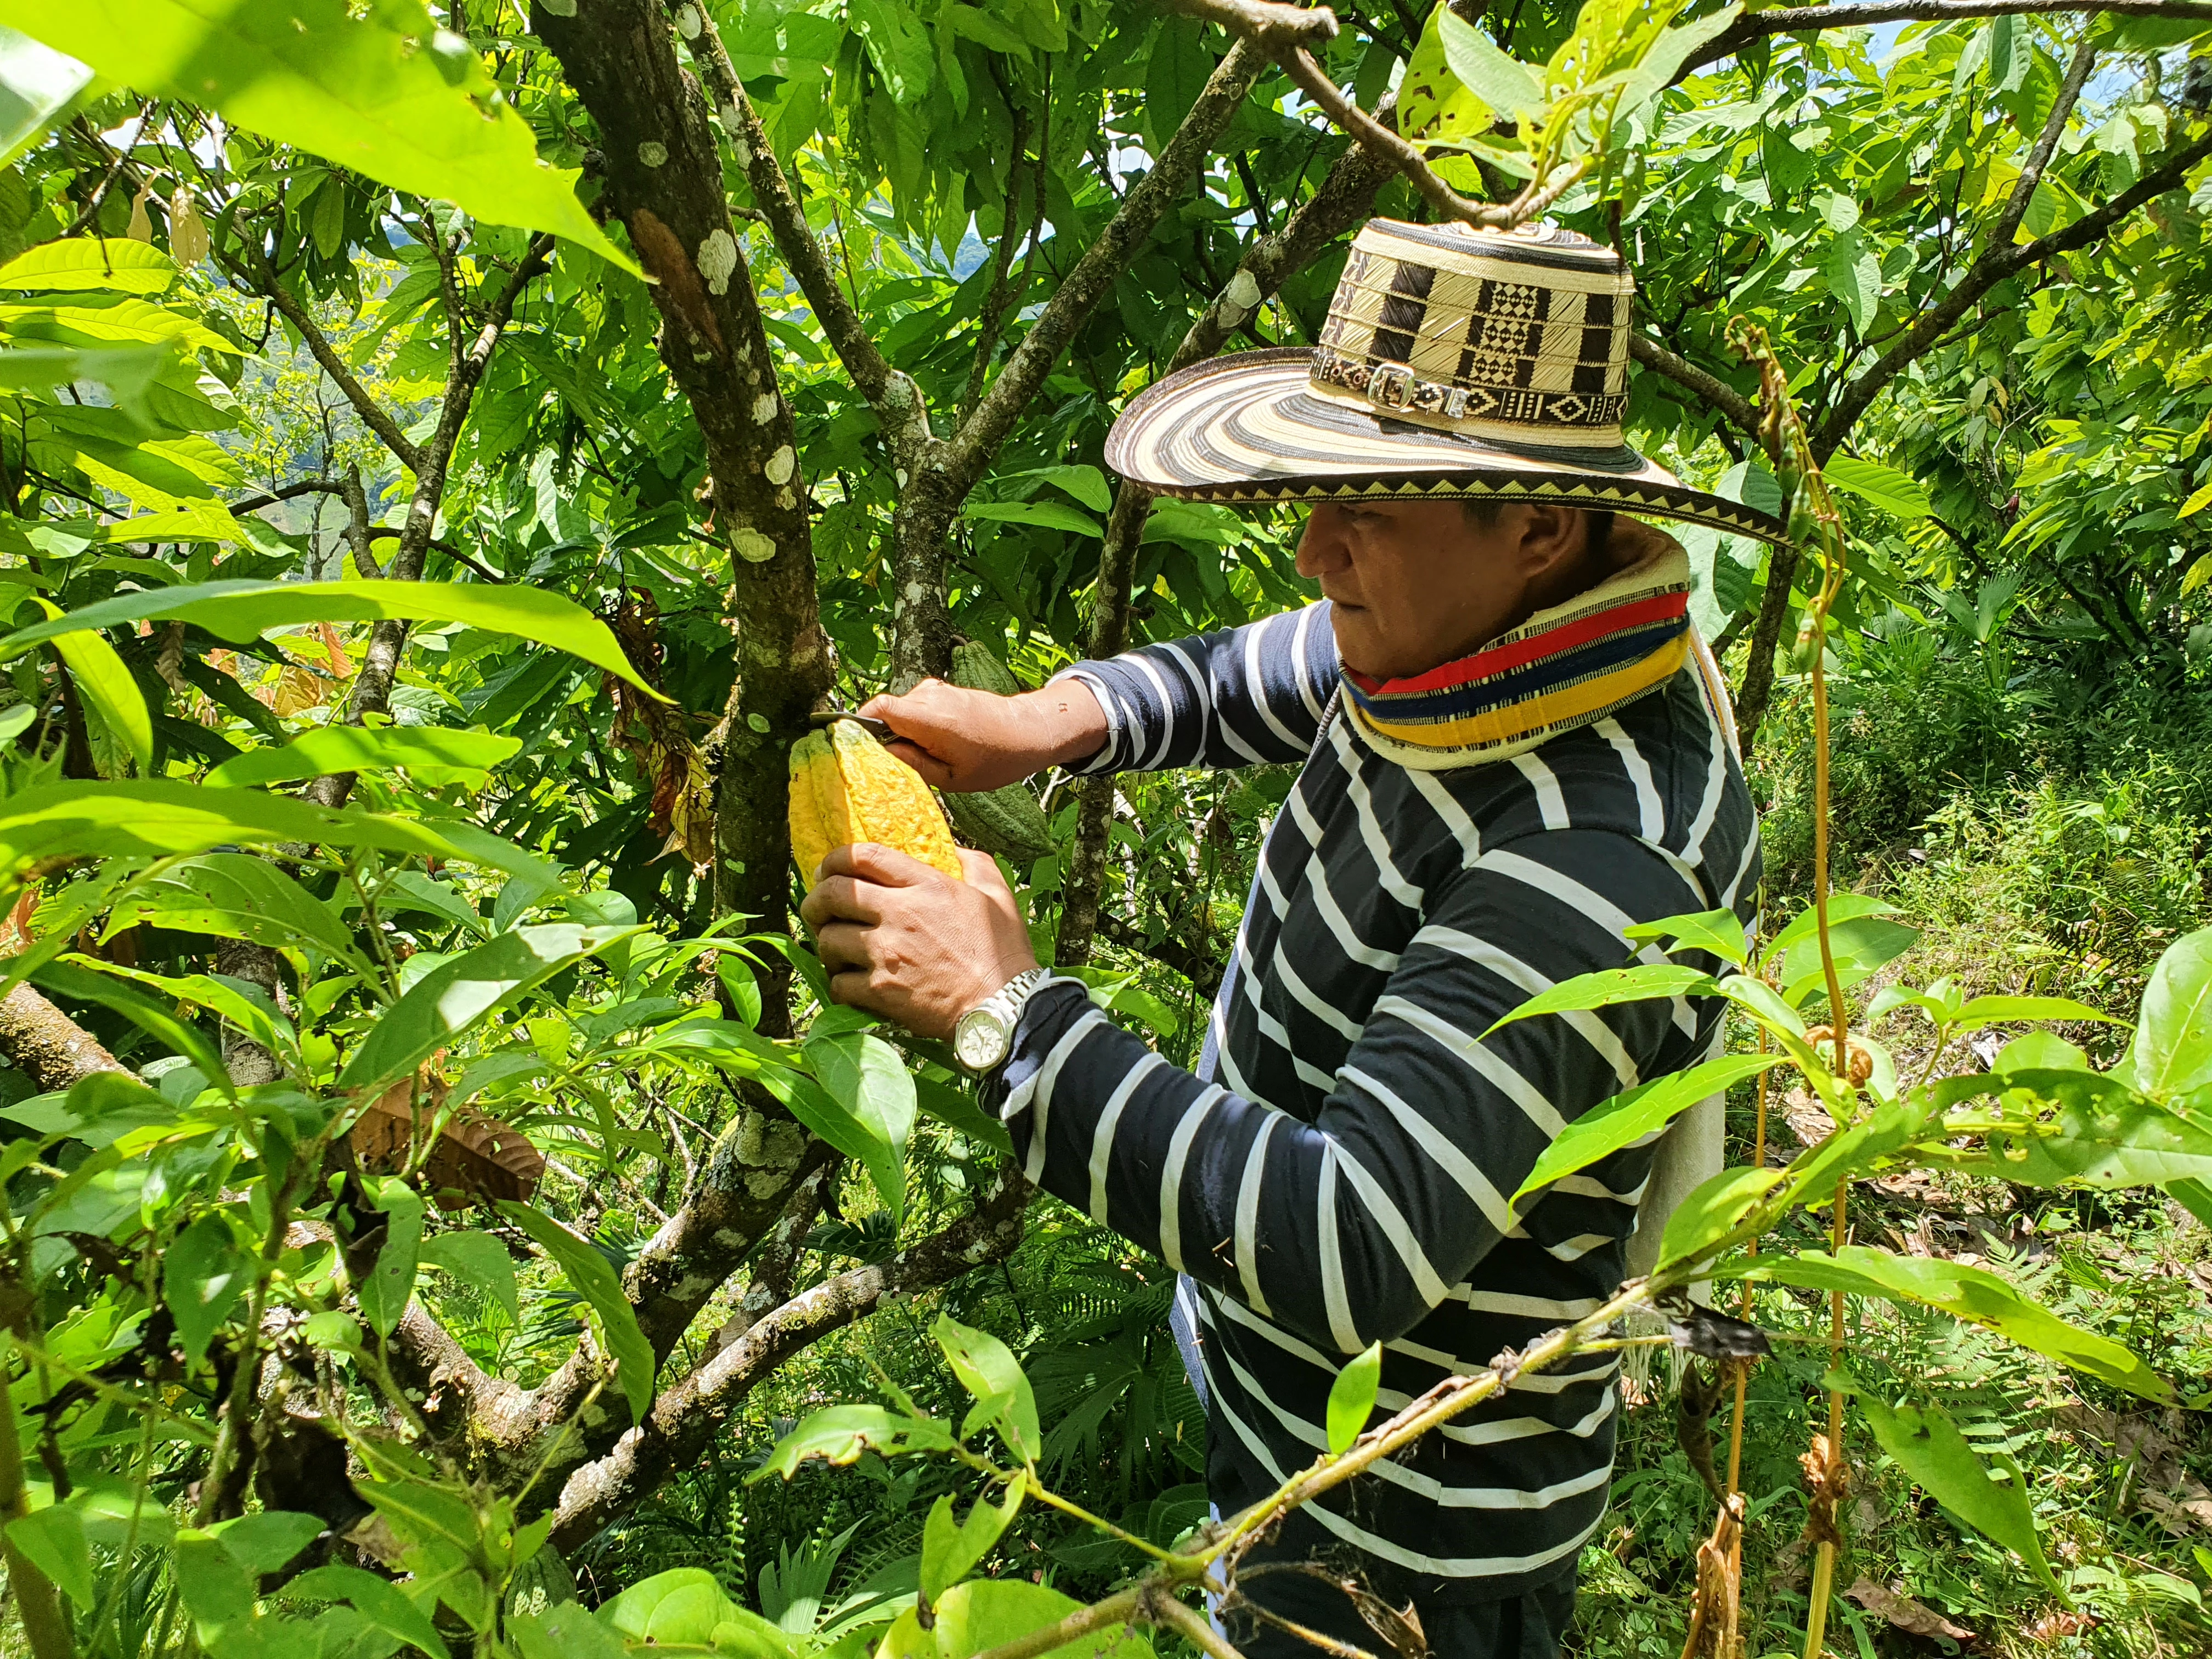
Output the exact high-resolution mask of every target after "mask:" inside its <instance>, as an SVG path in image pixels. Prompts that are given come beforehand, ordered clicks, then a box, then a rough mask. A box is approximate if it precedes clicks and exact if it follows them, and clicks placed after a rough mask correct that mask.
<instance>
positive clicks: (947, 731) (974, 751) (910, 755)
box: [860, 680, 1107, 794]
mask: <svg viewBox="0 0 2212 1659" xmlns="http://www.w3.org/2000/svg"><path fill="white" fill-rule="evenodd" d="M860 713H861V714H872V715H873V716H874V717H875V718H876V719H878V720H882V721H884V723H885V724H886V725H888V726H890V728H891V730H892V731H894V732H897V733H898V735H899V737H900V738H901V739H902V741H900V742H897V743H894V744H890V745H888V746H889V748H890V751H891V753H892V754H894V755H896V756H897V757H899V758H900V759H901V760H902V761H904V762H905V763H907V764H908V766H911V767H912V768H914V769H915V771H917V772H919V773H921V776H922V779H923V781H925V782H927V783H930V784H933V785H934V786H935V787H938V788H939V789H950V790H951V791H953V792H954V793H958V794H973V793H976V792H978V791H981V790H985V789H996V788H998V787H1000V785H1002V784H1008V783H1018V782H1019V781H1021V780H1022V779H1024V778H1025V777H1028V776H1029V775H1030V774H1031V773H1033V772H1042V771H1043V770H1044V769H1045V768H1046V767H1048V766H1065V765H1066V764H1068V763H1071V762H1073V761H1079V760H1082V759H1085V758H1086V757H1089V756H1091V755H1095V754H1097V752H1098V751H1099V750H1101V749H1103V747H1105V744H1106V735H1107V733H1106V715H1105V712H1104V711H1103V709H1101V708H1099V707H1098V699H1097V697H1096V696H1093V695H1092V694H1091V688H1090V687H1089V686H1087V685H1085V684H1082V683H1081V682H1080V681H1077V680H1063V681H1061V682H1060V684H1056V685H1048V686H1046V687H1044V688H1043V689H1042V690H1036V691H1024V692H1023V693H1022V694H1021V695H1020V696H1016V697H1002V696H999V695H998V693H996V692H995V691H969V690H963V689H962V688H960V687H959V686H957V685H947V684H945V682H944V681H943V680H924V681H922V682H921V684H919V685H917V686H915V688H914V690H911V691H909V692H908V693H907V694H906V695H905V696H902V697H872V698H870V699H869V700H868V702H866V704H864V705H863V706H862V707H861V708H860Z"/></svg>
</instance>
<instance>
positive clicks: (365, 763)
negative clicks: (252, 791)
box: [207, 726, 522, 789]
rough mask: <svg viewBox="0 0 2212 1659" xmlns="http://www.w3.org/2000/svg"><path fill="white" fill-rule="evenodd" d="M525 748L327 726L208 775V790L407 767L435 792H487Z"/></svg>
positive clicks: (500, 741)
mask: <svg viewBox="0 0 2212 1659" xmlns="http://www.w3.org/2000/svg"><path fill="white" fill-rule="evenodd" d="M521 747H522V739H521V738H502V737H495V736H493V735H492V734H490V733H489V732H456V731H454V730H453V728H451V727H450V726H373V727H372V726H323V727H321V728H320V729H319V730H317V731H313V732H307V733H306V734H304V735H303V736H301V737H298V738H294V739H293V740H292V741H291V742H289V743H288V744H284V745H283V747H282V748H270V749H253V750H247V751H246V753H245V754H243V755H240V756H237V757H235V758H234V759H231V760H227V761H225V762H223V763H222V765H220V766H218V767H216V769H214V770H213V771H211V772H210V773H209V774H208V775H207V784H208V787H210V788H212V789H234V788H240V787H246V786H249V785H257V784H258V785H267V784H272V783H292V782H295V781H298V780H299V779H301V778H319V777H322V776H324V775H325V774H328V773H331V772H366V771H381V770H386V769H390V768H392V767H396V766H404V767H406V768H407V769H409V770H410V771H411V772H412V773H413V774H414V775H415V777H416V781H418V782H421V783H424V784H428V785H429V786H431V787H438V786H440V785H443V784H447V783H453V782H467V783H470V784H471V785H472V786H477V787H481V786H482V784H483V781H484V775H485V774H486V773H487V772H489V770H490V769H492V768H493V767H495V766H497V765H500V764H501V763H503V762H506V761H508V760H512V759H513V757H514V755H515V753H516V751H517V750H520V748H521Z"/></svg>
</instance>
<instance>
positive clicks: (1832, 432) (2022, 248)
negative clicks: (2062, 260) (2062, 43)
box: [1813, 46, 2212, 461]
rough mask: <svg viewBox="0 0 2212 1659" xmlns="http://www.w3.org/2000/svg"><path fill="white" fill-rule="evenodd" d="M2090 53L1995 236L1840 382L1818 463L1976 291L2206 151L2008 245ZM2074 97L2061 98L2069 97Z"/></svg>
mask: <svg viewBox="0 0 2212 1659" xmlns="http://www.w3.org/2000/svg"><path fill="white" fill-rule="evenodd" d="M2092 61H2093V58H2092V54H2091V52H2090V51H2089V49H2088V47H2087V46H2083V47H2082V49H2081V51H2079V52H2076V53H2075V56H2074V62H2073V64H2071V65H2070V66H2069V69H2068V70H2067V74H2066V82H2065V85H2064V86H2063V87H2062V88H2060V89H2059V94H2058V101H2057V104H2056V105H2055V106H2053V107H2052V109H2051V118H2050V119H2049V120H2048V121H2047V122H2045V124H2044V130H2043V133H2042V135H2041V137H2039V138H2038V139H2037V140H2036V143H2035V148H2034V149H2033V150H2032V151H2031V152H2030V153H2029V155H2028V167H2027V169H2024V170H2023V171H2022V173H2021V179H2020V182H2019V185H2016V186H2015V189H2014V191H2013V194H2012V196H2011V197H2009V198H2008V199H2007V201H2006V203H2005V205H2004V207H2003V209H2002V210H2001V211H2000V212H1999V214H1998V216H1997V225H1998V227H1999V228H2001V229H2002V234H2001V235H1998V234H1993V235H1992V237H1991V240H1990V246H1988V247H1987V248H1986V249H1984V251H1983V253H1982V256H1981V258H1978V259H1977V260H1975V261H1974V263H1973V264H1972V267H1971V268H1970V269H1969V270H1967V272H1966V275H1965V276H1962V277H1961V278H1960V279H1959V283H1958V284H1957V286H1955V287H1954V288H1953V289H1952V290H1951V291H1950V292H1949V293H1948V294H1947V295H1944V296H1943V298H1942V300H1941V301H1938V302H1937V303H1936V305H1934V306H1932V307H1929V309H1928V310H1926V311H1924V312H1923V313H1921V314H1920V316H1919V317H1918V318H1917V319H1915V321H1914V322H1913V324H1912V325H1911V327H1910V328H1908V329H1906V330H1905V332H1904V333H1903V334H1902V335H1900V336H1899V337H1898V341H1897V343H1896V344H1895V345H1893V346H1892V347H1890V349H1888V350H1887V351H1886V352H1884V353H1883V354H1882V355H1881V357H1880V358H1879V359H1877V360H1876V361H1875V363H1874V365H1873V367H1871V368H1869V369H1868V370H1867V371H1866V372H1865V373H1864V374H1861V375H1860V376H1859V377H1858V378H1857V380H1853V381H1851V383H1850V385H1849V386H1845V387H1844V391H1843V394H1842V395H1841V396H1840V397H1838V398H1837V399H1836V406H1835V407H1834V408H1833V409H1832V410H1829V412H1828V416H1827V418H1826V420H1824V421H1822V422H1820V431H1819V432H1818V434H1817V435H1815V436H1814V441H1813V453H1814V455H1815V456H1816V457H1817V458H1819V459H1821V460H1824V461H1825V460H1826V459H1827V458H1828V457H1829V456H1830V455H1832V454H1833V453H1835V450H1836V448H1837V447H1838V445H1840V444H1841V443H1842V442H1843V441H1844V438H1846V437H1847V436H1849V435H1850V429H1851V428H1852V427H1853V426H1854V425H1856V424H1857V422H1858V418H1859V416H1862V415H1863V414H1864V413H1866V410H1867V407H1868V405H1869V404H1872V403H1873V402H1874V400H1875V398H1876V397H1878V396H1879V395H1880V394H1881V391H1882V388H1883V387H1885V386H1887V385H1888V384H1889V383H1890V382H1891V381H1892V380H1895V379H1896V378H1897V376H1898V375H1899V374H1902V373H1903V372H1904V371H1905V368H1907V367H1909V366H1910V365H1911V362H1913V360H1914V359H1916V358H1917V357H1918V356H1921V355H1922V354H1923V352H1925V351H1927V350H1928V349H1929V348H1930V347H1931V346H1933V345H1934V344H1935V343H1936V341H1937V340H1939V339H1941V338H1942V337H1943V335H1944V334H1946V333H1947V332H1948V331H1949V330H1950V328H1951V325H1953V324H1954V323H1955V322H1957V321H1958V320H1959V319H1960V318H1961V317H1963V316H1965V315H1966V311H1967V308H1968V307H1971V306H1972V304H1973V303H1974V302H1975V301H1977V300H1978V299H1980V298H1981V297H1982V295H1984V294H1986V293H1988V292H1989V291H1990V289H1993V288H1995V287H1996V285H1997V284H1998V283H2002V282H2003V281H2004V280H2005V279H2006V278H2008V277H2009V276H2015V275H2016V274H2018V273H2019V272H2020V271H2022V270H2026V269H2027V267H2028V266H2030V265H2033V264H2041V263H2042V262H2043V261H2045V260H2046V259H2049V258H2051V257H2052V256H2053V255H2056V254H2060V253H2069V252H2073V251H2074V250H2075V248H2081V247H2087V246H2088V245H2089V244H2090V243H2091V242H2093V241H2095V240H2097V239H2098V238H2099V237H2100V236H2102V235H2103V234H2105V233H2106V231H2107V230H2109V229H2111V228H2112V227H2113V226H2114V225H2115V224H2118V222H2120V221H2121V220H2122V219H2124V218H2125V217H2126V216H2128V215H2129V214H2130V213H2132V212H2134V211H2135V210H2136V209H2137V208H2139V207H2141V206H2142V204H2144V203H2146V202H2148V201H2150V200H2152V199H2153V198H2154V197H2159V196H2162V195H2164V194H2165V193H2166V191H2169V190H2172V188H2173V187H2174V186H2175V185H2178V184H2179V183H2180V182H2181V181H2182V179H2184V178H2185V177H2186V176H2187V174H2188V173H2189V170H2190V168H2191V167H2195V166H2196V165H2197V162H2199V161H2203V159H2204V158H2205V157H2206V156H2207V155H2212V135H2208V136H2207V137H2203V138H2200V139H2198V140H2197V143H2194V144H2190V145H2186V146H2185V147H2184V148H2183V149H2180V150H2179V151H2177V152H2176V153H2175V154H2173V155H2171V156H2169V157H2167V158H2166V161H2165V162H2164V163H2163V164H2162V165H2160V166H2159V167H2155V168H2154V169H2153V170H2152V171H2151V172H2149V173H2145V174H2144V175H2143V176H2142V178H2141V179H2137V180H2136V182H2135V184H2133V185H2130V187H2129V188H2128V189H2126V190H2124V191H2121V192H2120V193H2119V194H2118V196H2115V197H2112V200H2111V201H2109V202H2106V204H2104V205H2103V206H2102V207H2100V208H2096V209H2094V210H2092V211H2090V212H2088V213H2086V214H2084V215H2082V216H2081V218H2079V219H2077V220H2075V222H2073V223H2072V224H2070V225H2069V226H2067V228H2065V229H2063V230H2062V231H2058V232H2056V233H2055V234H2051V235H2049V236H2045V237H2042V238H2040V239H2039V240H2036V241H2033V242H2029V243H2027V244H2025V245H2015V243H2014V241H2013V240H2012V238H2013V235H2014V234H2015V231H2016V230H2017V229H2018V228H2019V225H2020V220H2021V215H2022V214H2024V213H2025V212H2026V211H2027V204H2028V199H2029V198H2030V197H2033V195H2034V193H2035V185H2036V183H2037V181H2039V179H2041V177H2042V173H2043V169H2044V167H2045V166H2046V165H2048V163H2049V161H2050V159H2051V153H2052V151H2053V150H2054V149H2056V148H2057V143H2058V138H2059V135H2060V134H2061V132H2063V130H2064V127H2065V125H2066V118H2067V116H2068V115H2069V113H2070V112H2072V109H2073V106H2074V97H2075V96H2078V95H2079V94H2080V92H2081V87H2082V84H2083V83H2084V82H2086V81H2087V78H2088V75H2089V70H2090V68H2091V64H2092ZM2069 93H2070V94H2074V96H2069Z"/></svg>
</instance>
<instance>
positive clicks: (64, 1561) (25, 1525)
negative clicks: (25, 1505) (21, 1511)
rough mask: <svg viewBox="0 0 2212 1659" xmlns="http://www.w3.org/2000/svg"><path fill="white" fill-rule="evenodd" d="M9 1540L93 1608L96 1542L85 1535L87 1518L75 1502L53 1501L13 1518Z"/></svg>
mask: <svg viewBox="0 0 2212 1659" xmlns="http://www.w3.org/2000/svg"><path fill="white" fill-rule="evenodd" d="M8 1541H9V1543H10V1544H13V1545H14V1546H15V1547H16V1548H17V1549H19V1550H21V1552H22V1553H23V1556H24V1559H27V1560H28V1561H29V1562H30V1564H31V1565H33V1566H34V1567H36V1568H37V1569H38V1570H39V1571H40V1572H43V1573H44V1574H46V1577H49V1578H51V1579H52V1580H53V1581H54V1584H55V1586H56V1587H57V1588H58V1589H60V1590H61V1591H62V1592H63V1593H64V1595H67V1596H68V1597H69V1599H70V1601H74V1602H76V1604H77V1606H79V1607H82V1608H83V1609H84V1610H85V1611H86V1612H88V1613H89V1612H90V1611H92V1608H93V1605H94V1590H93V1582H92V1545H91V1543H90V1542H89V1541H88V1540H87V1539H86V1537H85V1535H84V1517H83V1516H81V1515H79V1514H78V1513H77V1511H76V1508H75V1507H74V1506H73V1505H70V1504H48V1505H47V1506H46V1508H45V1509H42V1510H35V1511H33V1513H31V1514H29V1515H27V1516H24V1517H23V1518H22V1519H21V1520H20V1521H10V1522H9V1523H8Z"/></svg>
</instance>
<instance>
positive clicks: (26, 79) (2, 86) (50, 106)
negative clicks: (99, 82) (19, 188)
mask: <svg viewBox="0 0 2212 1659" xmlns="http://www.w3.org/2000/svg"><path fill="white" fill-rule="evenodd" d="M91 84H92V71H91V70H89V69H88V68H87V67H85V65H83V64H80V63H78V62H77V61H76V59H75V58H64V57H63V56H62V54H61V53H59V52H54V51H52V50H50V49H49V48H47V47H46V46H40V44H39V43H38V42H37V41H36V40H32V39H31V38H30V37H29V36H28V35H27V34H18V33H16V32H15V30H14V29H11V28H0V167H5V166H7V165H8V163H9V162H10V161H14V160H15V158H16V157H17V156H18V155H21V154H22V153H23V152H24V151H25V150H27V149H29V148H30V147H31V146H32V145H33V144H34V143H37V142H38V141H39V139H40V137H42V136H43V135H44V134H45V133H46V129H47V128H49V127H50V126H52V125H54V123H55V122H56V121H57V120H58V119H59V118H60V117H61V114H62V112H64V110H66V109H67V108H68V107H69V106H70V104H71V103H72V102H74V101H75V100H76V95H77V94H79V93H81V92H82V91H83V90H84V89H85V88H87V87H88V86H89V85H91Z"/></svg>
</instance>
